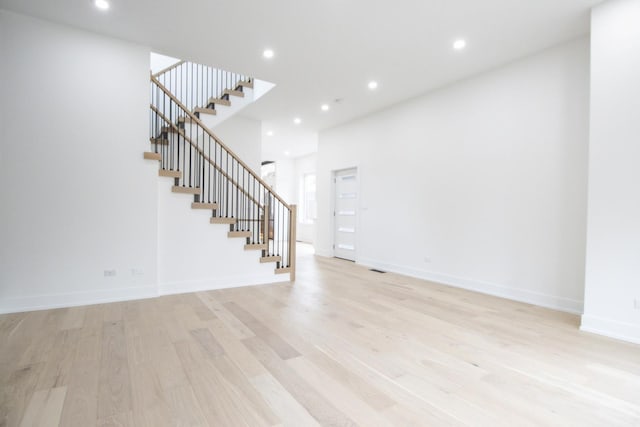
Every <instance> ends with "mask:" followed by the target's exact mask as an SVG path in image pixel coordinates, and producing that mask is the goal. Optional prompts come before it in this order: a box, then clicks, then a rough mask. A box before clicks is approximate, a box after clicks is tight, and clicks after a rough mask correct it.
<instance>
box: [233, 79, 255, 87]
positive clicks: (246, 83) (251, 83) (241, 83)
mask: <svg viewBox="0 0 640 427" xmlns="http://www.w3.org/2000/svg"><path fill="white" fill-rule="evenodd" d="M236 86H242V87H247V88H249V89H253V81H250V82H247V81H244V80H240V81H239V82H238V84H237V85H236Z"/></svg>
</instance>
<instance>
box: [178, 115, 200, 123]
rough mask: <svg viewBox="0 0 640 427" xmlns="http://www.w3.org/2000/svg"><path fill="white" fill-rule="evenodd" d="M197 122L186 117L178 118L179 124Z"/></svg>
mask: <svg viewBox="0 0 640 427" xmlns="http://www.w3.org/2000/svg"><path fill="white" fill-rule="evenodd" d="M195 122H196V121H195V120H193V119H192V118H191V117H185V116H181V117H178V123H195Z"/></svg>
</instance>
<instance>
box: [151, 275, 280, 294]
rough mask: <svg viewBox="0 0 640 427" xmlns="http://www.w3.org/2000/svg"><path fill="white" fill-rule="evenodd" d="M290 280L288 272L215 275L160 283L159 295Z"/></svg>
mask: <svg viewBox="0 0 640 427" xmlns="http://www.w3.org/2000/svg"><path fill="white" fill-rule="evenodd" d="M288 280H289V275H288V274H282V275H276V274H273V275H271V276H265V275H259V276H253V277H252V276H236V277H223V278H220V277H215V278H209V279H200V280H189V281H180V282H166V283H160V285H159V286H158V294H159V295H174V294H184V293H188V292H201V291H213V290H216V289H229V288H240V287H243V286H254V285H266V284H268V283H278V282H286V281H288Z"/></svg>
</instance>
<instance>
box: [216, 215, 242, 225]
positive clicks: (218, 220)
mask: <svg viewBox="0 0 640 427" xmlns="http://www.w3.org/2000/svg"><path fill="white" fill-rule="evenodd" d="M209 222H210V223H211V224H235V223H236V222H238V221H237V220H236V219H235V218H225V217H217V216H214V217H213V218H211V219H210V220H209Z"/></svg>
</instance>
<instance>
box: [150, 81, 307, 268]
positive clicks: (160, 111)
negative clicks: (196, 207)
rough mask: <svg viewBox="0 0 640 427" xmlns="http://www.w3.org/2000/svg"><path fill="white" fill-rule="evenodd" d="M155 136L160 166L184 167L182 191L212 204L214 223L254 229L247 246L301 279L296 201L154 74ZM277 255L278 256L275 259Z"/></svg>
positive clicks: (152, 117)
mask: <svg viewBox="0 0 640 427" xmlns="http://www.w3.org/2000/svg"><path fill="white" fill-rule="evenodd" d="M149 134H150V136H151V138H150V141H151V144H152V147H153V151H154V152H155V153H158V154H160V168H161V170H164V171H174V172H176V171H180V172H181V173H180V174H176V175H178V176H179V177H174V180H175V186H176V187H177V188H176V191H178V192H183V193H190V194H193V195H194V203H200V204H207V205H206V206H211V207H212V212H213V214H212V218H211V222H212V223H227V224H229V225H230V231H240V232H246V234H248V237H247V241H246V246H245V248H246V249H252V248H253V249H259V250H261V251H262V256H263V259H264V260H267V261H269V260H270V261H275V262H276V273H290V274H291V276H290V277H291V280H295V228H296V206H295V205H289V204H287V203H286V202H285V201H284V200H283V199H282V198H281V197H280V196H279V195H278V194H277V193H276V192H275V191H273V189H271V187H270V186H269V185H268V184H267V183H266V182H265V181H263V180H262V178H260V176H258V174H256V172H254V171H253V170H252V169H251V168H250V167H249V166H247V164H245V163H244V162H243V161H242V160H241V159H240V158H239V157H238V156H237V155H236V154H235V153H234V152H233V151H232V150H231V149H229V148H228V147H227V146H226V145H225V144H224V143H223V142H222V141H221V140H220V139H219V138H218V137H217V136H216V135H215V134H214V133H213V132H212V131H211V130H210V129H209V128H208V127H207V126H206V125H204V124H203V123H202V122H201V121H200V119H199V118H198V117H197V116H196V115H195V114H194V113H192V112H191V111H190V109H188V108H187V107H186V106H185V105H184V104H183V103H182V102H181V101H180V100H178V99H177V97H176V96H175V95H173V94H172V93H171V92H170V91H169V89H168V88H166V87H165V86H164V85H162V84H161V83H160V82H159V81H158V79H157V78H156V77H154V76H153V75H152V76H151V109H150V121H149ZM273 257H275V258H273Z"/></svg>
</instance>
